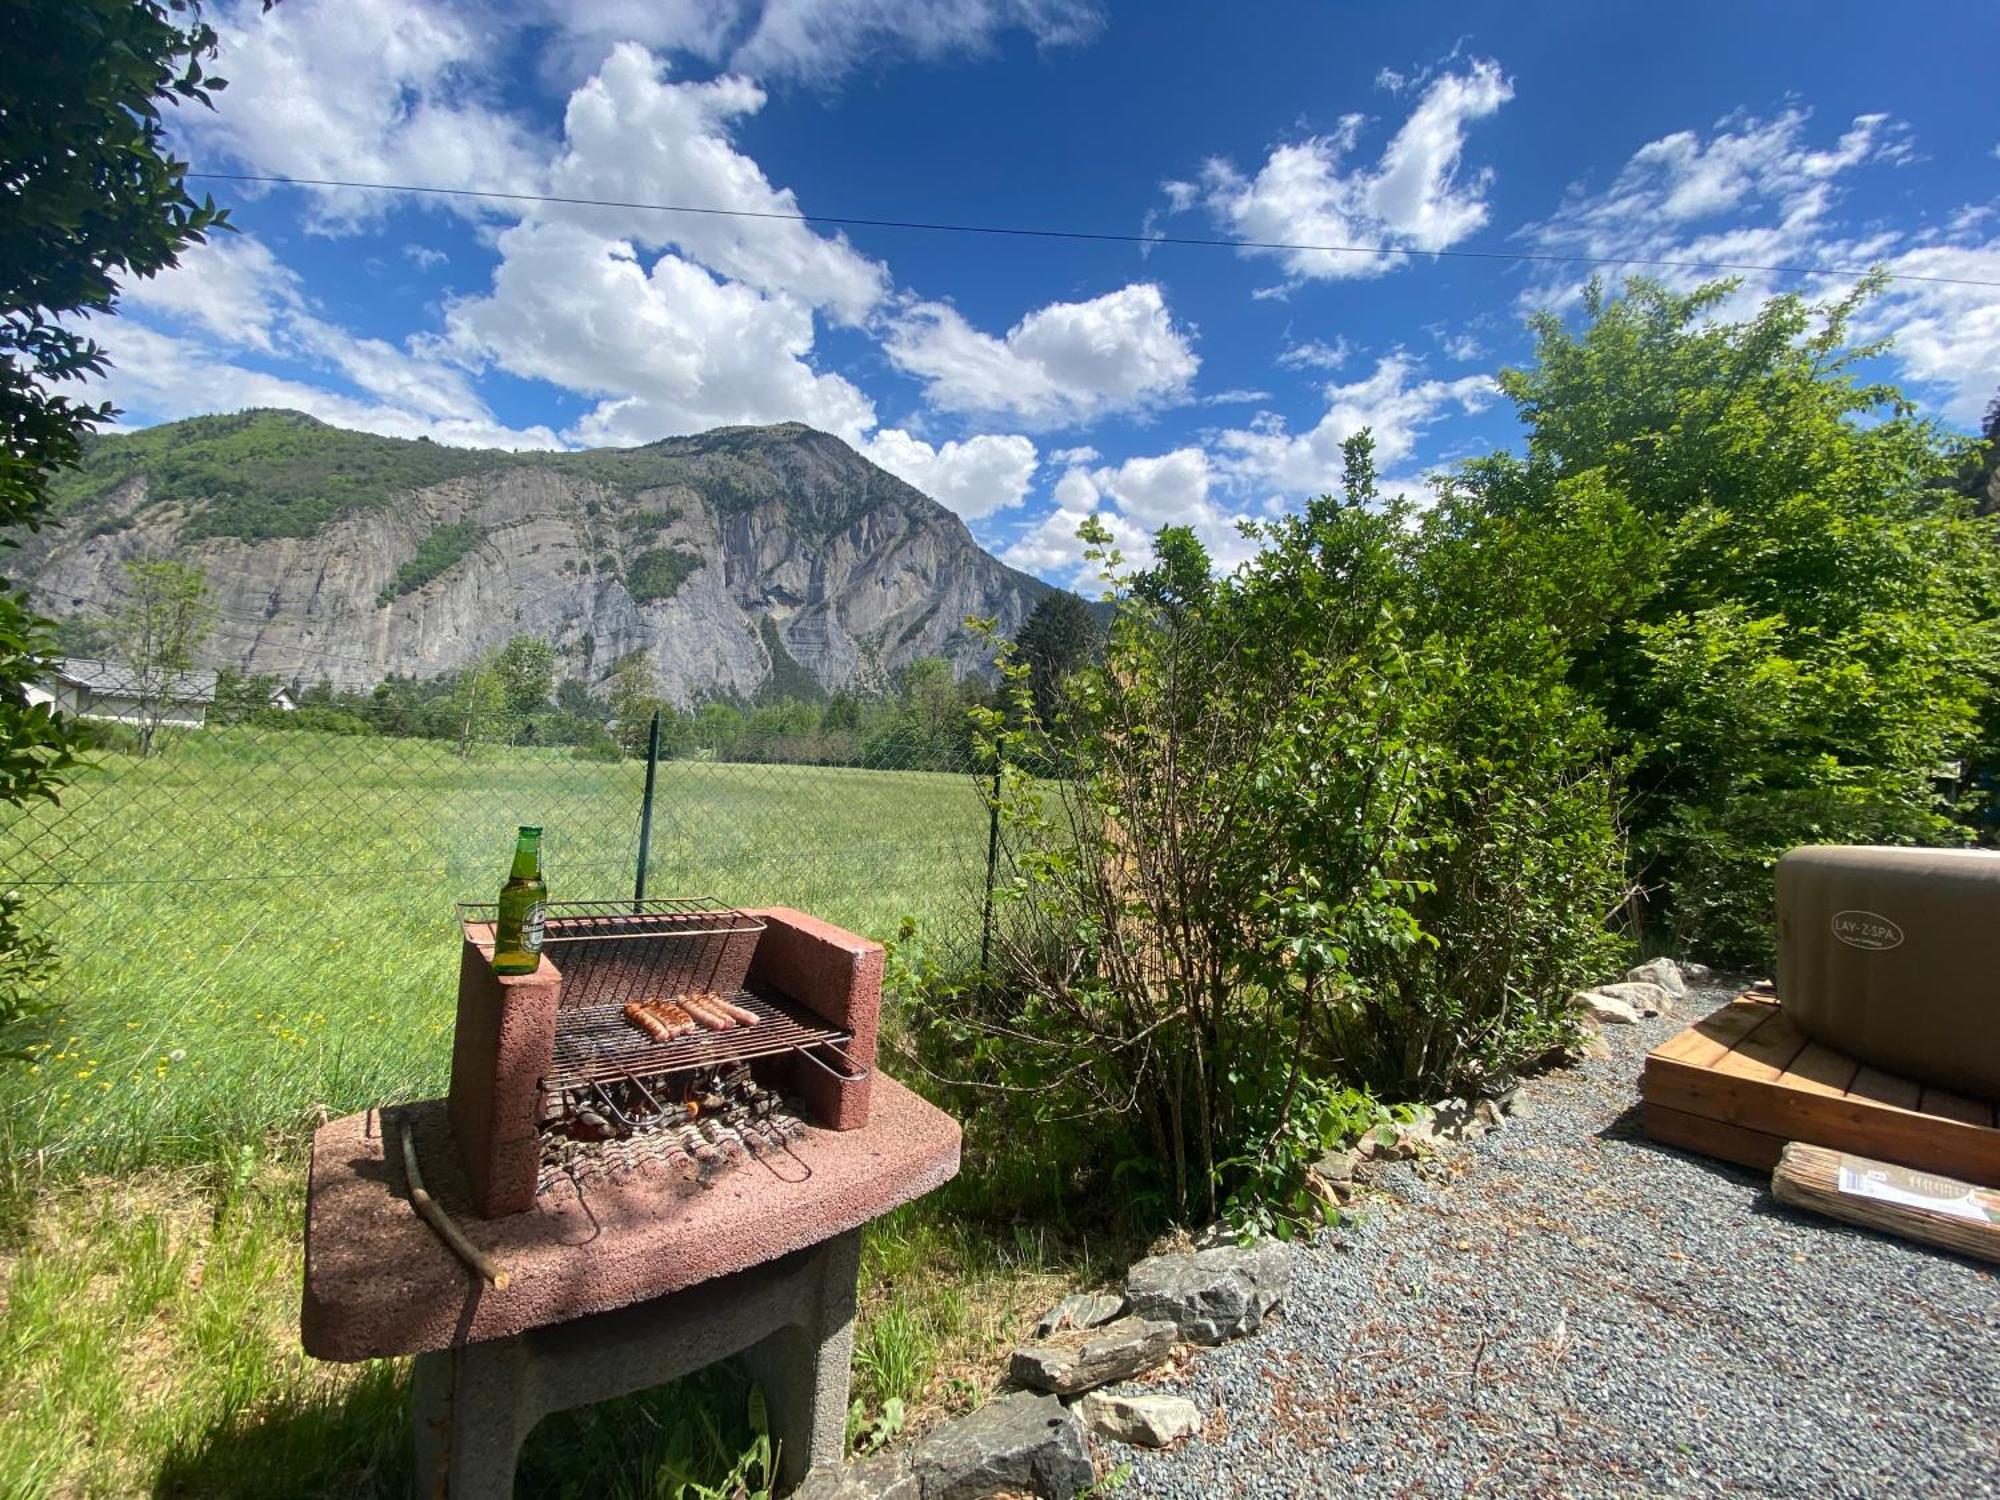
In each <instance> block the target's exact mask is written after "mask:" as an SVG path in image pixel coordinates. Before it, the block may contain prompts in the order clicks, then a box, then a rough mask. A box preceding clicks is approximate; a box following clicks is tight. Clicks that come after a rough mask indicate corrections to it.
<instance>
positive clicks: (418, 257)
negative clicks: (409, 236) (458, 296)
mask: <svg viewBox="0 0 2000 1500" xmlns="http://www.w3.org/2000/svg"><path fill="white" fill-rule="evenodd" d="M403 258H404V259H405V260H408V261H412V262H414V263H415V264H416V267H417V269H418V270H420V271H435V270H436V269H437V268H438V267H439V266H442V265H448V264H450V262H451V257H450V256H449V255H447V254H445V253H444V251H442V250H438V249H434V248H432V247H431V246H429V245H416V244H410V245H405V246H403Z"/></svg>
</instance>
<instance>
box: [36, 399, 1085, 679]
mask: <svg viewBox="0 0 2000 1500" xmlns="http://www.w3.org/2000/svg"><path fill="white" fill-rule="evenodd" d="M53 498H54V502H55V506H54V508H55V510H56V513H57V515H58V517H59V523H58V524H56V525H54V526H50V527H48V528H45V529H44V530H43V531H42V532H41V533H39V534H37V535H34V536H29V537H25V538H23V539H22V546H21V552H20V562H19V564H18V565H17V566H16V567H15V568H13V569H10V570H9V571H11V572H14V573H15V574H16V576H17V577H19V578H21V579H23V580H25V581H26V582H27V583H28V585H29V587H30V591H31V593H32V595H33V597H34V601H35V604H36V606H37V607H38V608H39V609H41V610H42V611H43V612H44V613H47V614H50V615H53V616H56V617H58V618H61V617H64V616H81V617H82V618H83V619H85V620H101V619H103V618H104V617H105V616H107V615H109V614H110V613H112V612H113V611H115V610H116V609H117V607H118V601H119V597H120V594H121V592H122V590H123V587H124V575H123V572H122V565H123V564H124V563H125V562H126V561H128V560H130V559H132V558H137V557H149V556H152V557H157V556H173V557H177V558H179V559H181V560H182V561H185V562H188V563H190V564H192V565H196V566H199V567H201V568H202V569H203V570H204V571H205V572H206V573H207V575H208V582H209V588H210V590H211V592H212V594H213V595H214V597H215V600H216V602H217V604H218V605H219V606H220V608H221V611H222V617H221V620H220V622H219V623H218V625H217V626H216V629H215V631H214V633H213V635H211V637H210V638H209V642H208V646H207V650H206V652H205V657H206V664H208V665H211V666H219V667H234V668H237V669H239V670H242V671H246V672H272V673H276V674H278V675H279V676H280V677H285V678H290V677H293V676H297V677H299V678H302V679H304V680H305V681H307V682H316V681H319V680H321V679H326V680H329V681H331V682H332V683H334V684H335V685H336V686H343V687H346V686H355V687H365V686H367V685H369V684H372V683H374V682H377V681H379V680H380V679H382V678H383V677H385V676H387V675H388V674H390V673H399V674H404V675H415V676H420V677H428V676H432V675H435V674H437V673H440V672H446V671H450V670H452V669H454V668H457V667H460V666H463V665H465V664H466V663H467V662H469V661H471V660H474V659H475V658H477V657H478V656H479V655H480V654H481V653H484V652H487V651H490V650H493V649H494V648H496V647H498V646H500V645H502V644H504V643H505V642H506V641H507V639H508V638H509V637H510V636H513V635H516V634H521V633H527V634H531V635H536V636H540V637H542V638H544V639H546V640H549V641H551V642H553V643H554V644H555V645H556V647H557V648H558V649H559V651H560V652H561V653H562V657H563V666H562V671H563V674H564V675H565V676H570V677H578V678H582V679H584V680H586V681H591V682H597V681H601V680H602V679H603V678H604V677H605V676H606V675H607V674H608V673H609V671H610V670H611V666H612V664H613V663H614V662H616V661H617V660H619V659H620V658H621V657H623V656H625V655H626V654H628V653H630V652H633V651H646V652H649V653H650V654H651V655H652V657H653V660H654V662H655V664H656V666H657V667H658V669H659V673H660V679H661V682H662V685H663V687H664V690H665V691H666V693H667V694H668V696H669V697H671V698H672V699H674V700H675V701H676V702H679V703H682V704H689V703H693V702H695V701H698V700H701V699H705V698H709V697H716V696H729V697H735V698H739V699H748V698H752V697H754V696H756V695H757V693H758V692H759V691H760V690H763V689H765V688H766V687H767V685H769V684H772V683H773V681H774V679H775V681H776V682H777V683H778V684H779V685H780V686H781V687H783V688H785V689H788V690H793V691H796V690H798V689H801V688H803V689H804V690H806V691H811V690H812V688H813V685H814V684H817V686H818V688H819V689H822V690H833V689H837V688H853V689H856V690H860V691H864V692H866V691H872V690H876V689H879V688H882V687H884V686H886V685H887V684H888V682H889V680H890V678H891V675H892V674H893V673H894V672H895V671H896V669H897V668H899V667H902V666H904V665H906V664H907V663H909V662H910V661H911V660H913V659H914V658H916V657H919V656H945V657H948V658H950V660H951V661H952V663H953V665H954V667H955V669H956V670H957V671H958V672H959V673H961V674H964V673H967V672H975V671H982V670H984V669H985V668H986V665H987V662H988V653H987V652H986V650H985V649H984V648H983V647H982V645H981V643H980V642H979V641H978V639H977V638H976V637H974V636H973V635H971V634H970V633H969V632H967V631H966V629H965V628H964V621H965V618H966V617H967V616H968V615H977V616H982V617H993V618H997V619H998V620H999V623H1000V628H1001V629H1002V630H1003V631H1005V632H1007V633H1008V634H1011V633H1012V632H1013V631H1014V630H1015V629H1017V628H1018V627H1019V626H1020V624H1021V622H1022V621H1023V620H1024V619H1025V618H1026V617H1027V614H1028V611H1029V610H1030V609H1032V608H1033V607H1034V604H1035V602H1036V600H1038V599H1039V598H1041V597H1042V596H1043V595H1044V594H1046V593H1048V592H1049V591H1050V590H1049V585H1047V584H1045V583H1042V582H1041V581H1040V580H1038V579H1035V578H1031V577H1029V576H1028V575H1027V574H1025V573H1019V572H1016V571H1014V570H1013V569H1012V568H1008V567H1005V566H1003V565H1002V564H1001V563H1000V562H998V561H996V560H995V559H994V558H993V557H991V556H990V555H988V554H987V553H986V552H984V551H982V550H981V549H980V547H979V545H978V544H977V543H976V542H974V541H973V539H972V536H971V534H970V533H969V532H968V531H967V530H966V529H965V526H964V524H963V523H962V522H961V521H960V520H959V519H958V517H957V516H955V515H954V514H952V513H951V512H950V511H948V510H946V509H945V508H944V507H943V506H941V505H939V504H937V503H936V502H935V501H933V500H930V499H929V498H927V497H926V496H924V495H923V494H921V493H920V492H919V491H917V490H915V489H913V488H912V487H911V486H909V485H907V484H905V483H904V482H903V481H902V480H900V479H897V478H896V477H895V476H894V475H892V474H889V473H887V472H886V471H884V470H882V469H879V468H877V467H876V466H875V465H874V464H872V463H869V462H868V461H867V460H866V459H864V458H863V457H862V456H861V455H860V454H858V453H856V452H855V451H854V450H853V449H852V448H850V447H848V446H847V445H846V444H845V443H843V442H841V441H840V440H839V439H838V438H835V437H832V436H829V435H828V434H826V433H824V432H816V431H814V430H813V429H812V428H809V427H805V426H801V425H799V424H797V423H783V424H780V425H777V426H772V427H725V428H718V429H716V430H715V431H713V432H705V433H702V434H700V435H698V436H695V437H676V438H667V439H664V440H662V441H660V442H657V443H650V444H647V445H646V446H645V447H642V448H605V449H595V450H589V451H584V452H574V453H543V452H525V453H514V452H506V451H502V450H497V449H467V448H447V447H442V446H440V445H438V444H435V443H432V442H430V441H428V440H426V439H417V440H415V441H411V440H407V439H401V438H385V437H377V436H374V435H373V434H369V433H360V432H348V431H344V430H342V429H340V428H337V427H330V426H328V425H326V424H325V423H323V422H319V421H316V420H314V419H313V418H311V417H308V416H304V415H302V414H300V413H298V412H291V411H248V412H241V413H238V414H236V415H233V416H216V417H196V418H193V419H192V420H189V421H185V422H175V423H171V424H169V425H166V426H162V427H154V428H148V429H146V430H145V431H142V432H134V433H127V434H112V435H106V436H104V437H101V438H99V439H97V440H95V441H94V442H93V443H92V444H91V445H90V447H89V449H88V451H87V453H86V455H85V459H84V462H83V464H82V466H81V468H79V469H78V470H76V471H74V472H71V473H67V474H64V475H61V476H59V477H58V478H57V480H56V481H55V484H54V486H53Z"/></svg>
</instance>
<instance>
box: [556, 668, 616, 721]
mask: <svg viewBox="0 0 2000 1500" xmlns="http://www.w3.org/2000/svg"><path fill="white" fill-rule="evenodd" d="M556 707H557V708H559V709H561V710H562V711H563V712H564V713H566V714H568V715H569V716H570V717H571V718H574V719H588V720H589V721H590V722H592V723H593V724H602V723H603V722H604V721H605V720H606V719H608V718H610V717H611V705H610V704H608V703H606V702H605V701H604V700H603V699H602V698H600V697H598V696H597V695H596V694H595V693H593V692H591V690H590V684H589V683H587V682H585V681H583V680H582V679H581V678H578V677H565V678H564V679H563V680H562V681H561V682H560V683H559V684H557V686H556Z"/></svg>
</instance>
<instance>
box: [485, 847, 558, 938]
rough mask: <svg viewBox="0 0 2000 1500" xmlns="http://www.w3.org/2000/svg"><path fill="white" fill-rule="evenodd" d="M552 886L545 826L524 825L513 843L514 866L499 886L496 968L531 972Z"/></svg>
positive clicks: (495, 933)
mask: <svg viewBox="0 0 2000 1500" xmlns="http://www.w3.org/2000/svg"><path fill="white" fill-rule="evenodd" d="M548 899H549V888H548V886H547V885H545V884H544V883H543V881H542V830H541V829H539V828H526V827H524V828H522V830H521V836H520V839H519V841H518V842H516V843H515V845H514V868H513V869H512V870H511V871H510V872H509V873H508V875H507V883H506V884H505V885H503V886H501V887H500V920H499V922H498V923H497V924H495V928H494V933H493V972H494V973H495V974H532V973H534V972H535V968H536V966H537V965H539V964H540V963H541V961H542V904H543V903H544V902H545V901H547V900H548Z"/></svg>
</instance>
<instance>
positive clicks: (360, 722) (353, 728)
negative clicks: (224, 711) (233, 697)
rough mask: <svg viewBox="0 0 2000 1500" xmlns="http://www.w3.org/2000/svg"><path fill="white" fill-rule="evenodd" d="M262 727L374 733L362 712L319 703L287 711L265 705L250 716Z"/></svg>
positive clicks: (311, 731)
mask: <svg viewBox="0 0 2000 1500" xmlns="http://www.w3.org/2000/svg"><path fill="white" fill-rule="evenodd" d="M251 722H252V723H254V724H256V725H257V726H258V727H259V728H262V729H290V730H297V731H300V732H302V733H309V734H349V735H352V734H373V733H375V726H374V725H373V724H371V723H369V722H368V721H367V720H366V719H364V718H362V717H361V716H360V715H359V714H351V713H347V712H345V711H344V710H341V709H338V708H327V707H324V706H323V705H320V704H313V703H308V704H303V705H301V706H300V707H298V708H295V709H293V710H292V711H291V712H290V713H286V712H285V711H284V710H283V709H280V708H262V709H259V710H258V711H257V712H256V713H255V714H254V715H252V716H251Z"/></svg>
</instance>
